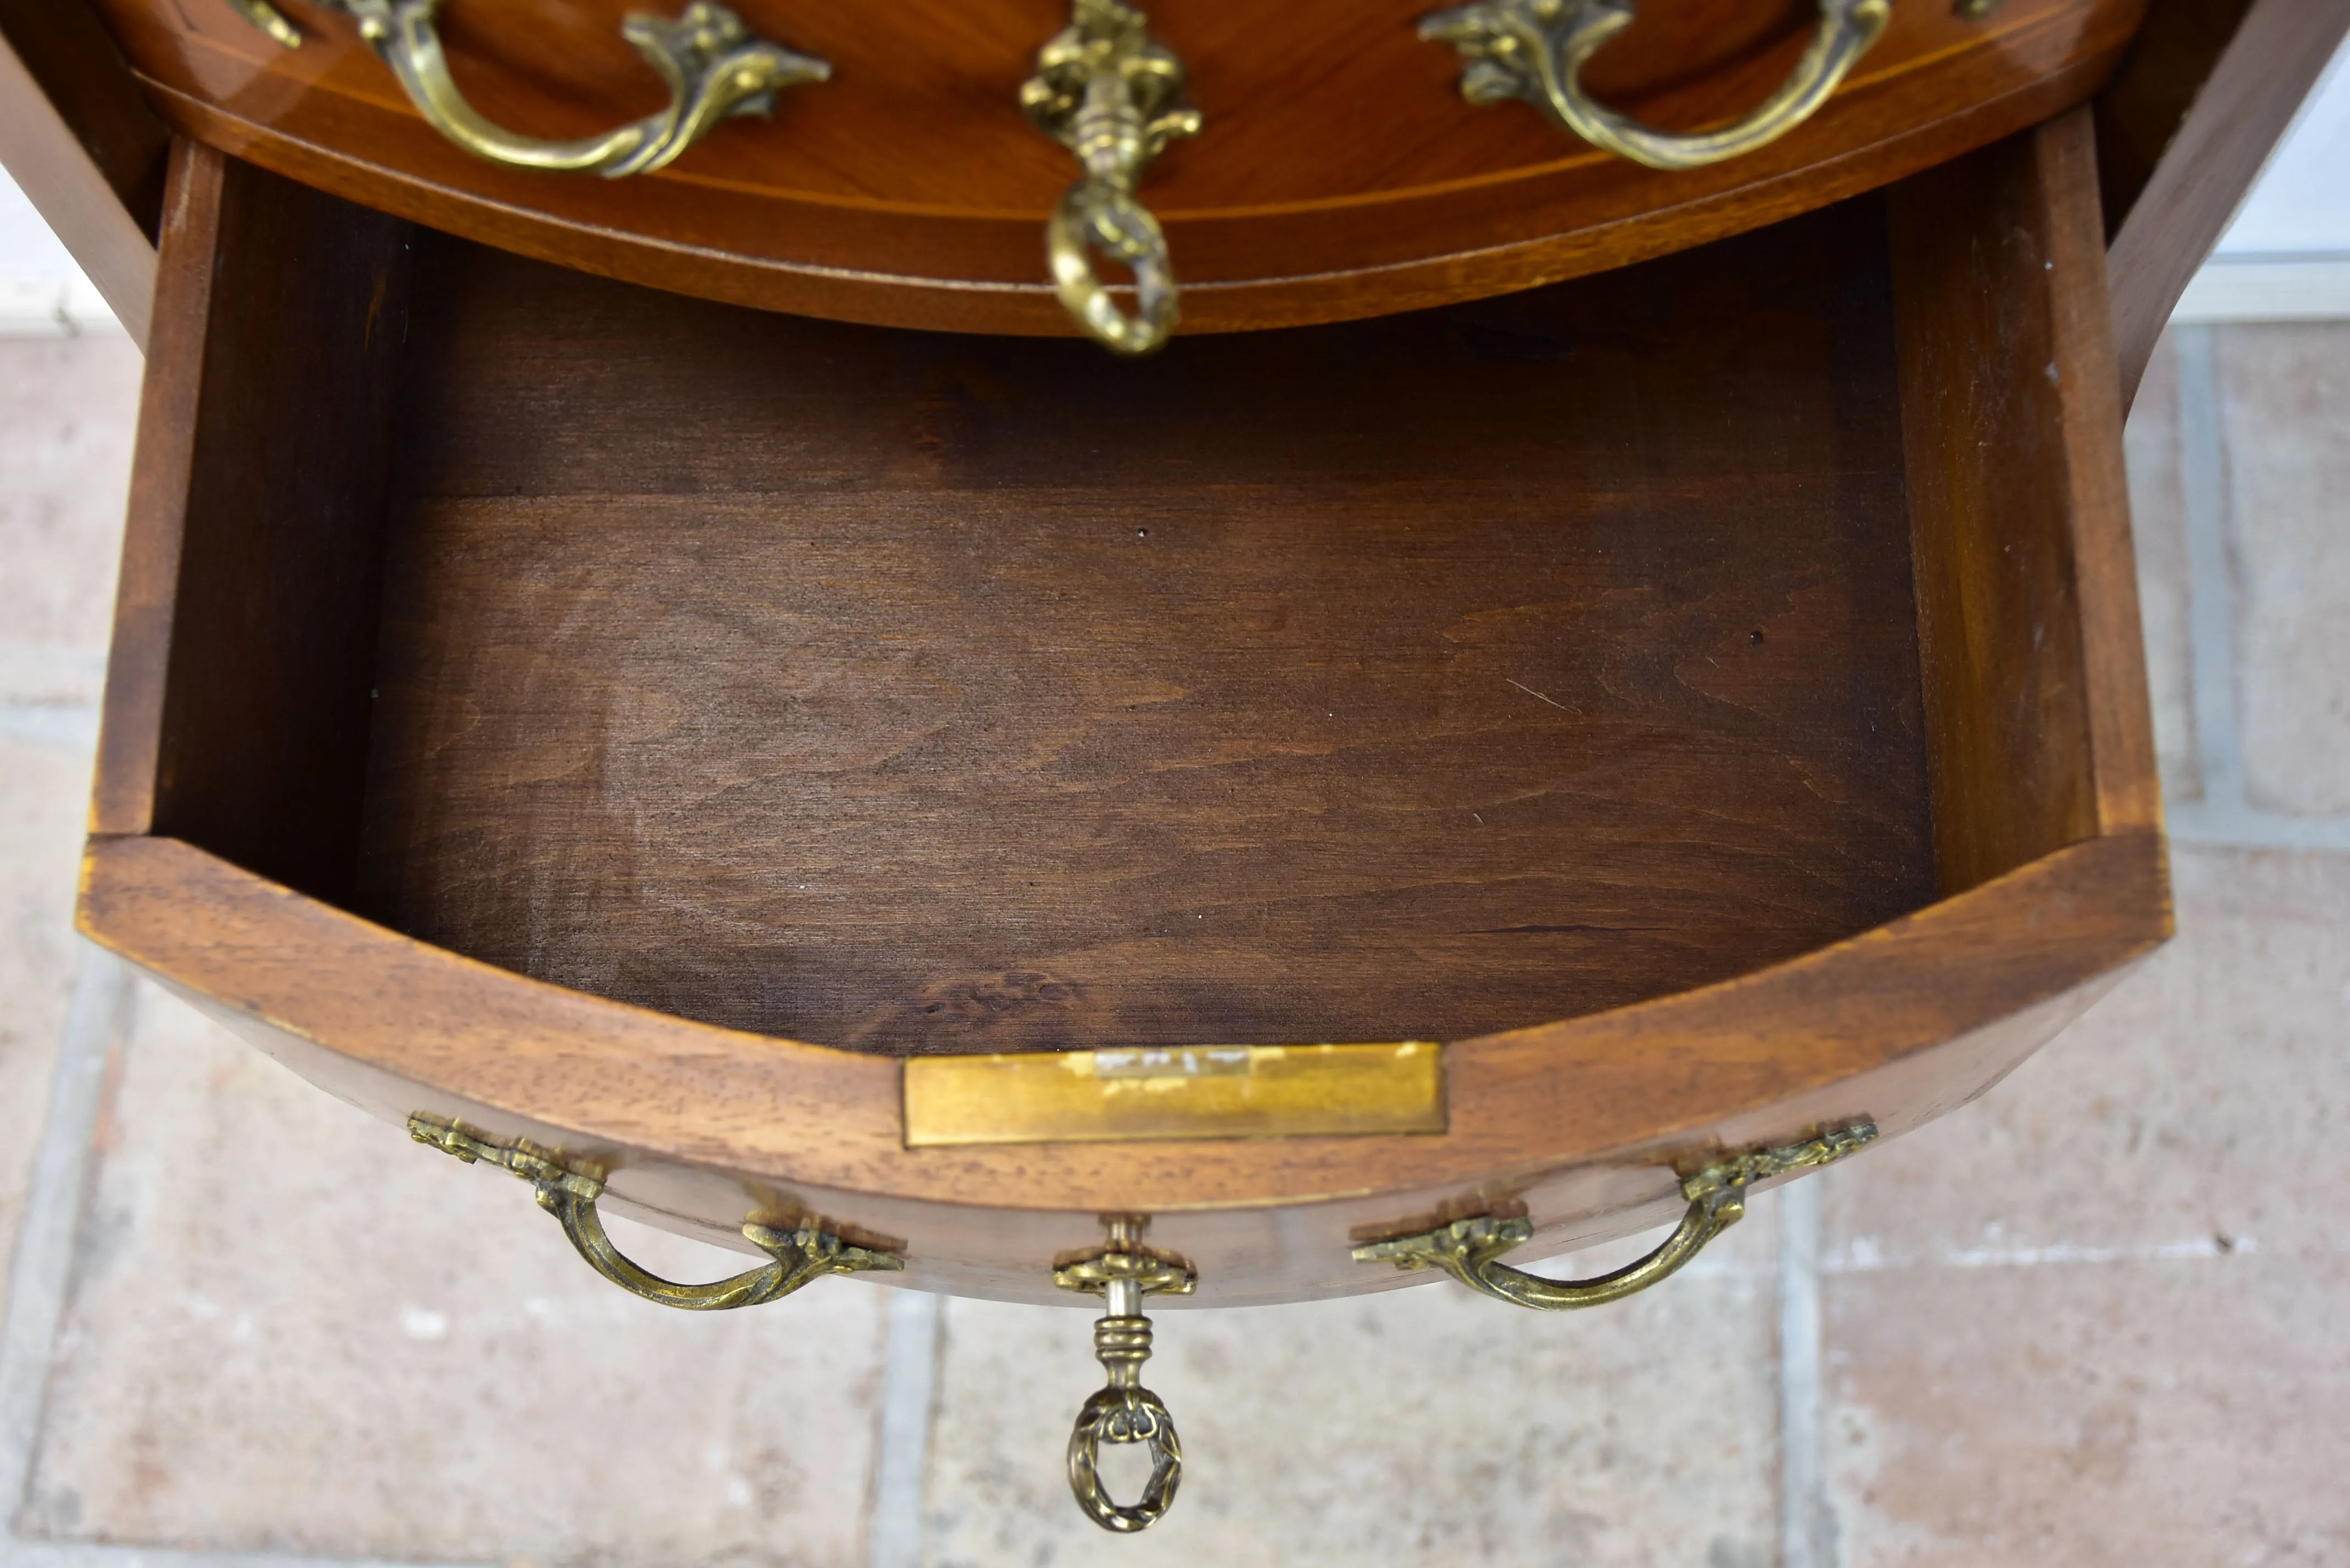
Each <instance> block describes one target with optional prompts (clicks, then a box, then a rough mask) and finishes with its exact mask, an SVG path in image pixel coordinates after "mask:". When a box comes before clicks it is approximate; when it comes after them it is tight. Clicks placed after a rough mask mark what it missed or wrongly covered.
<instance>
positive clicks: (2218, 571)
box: [2164, 325, 2350, 851]
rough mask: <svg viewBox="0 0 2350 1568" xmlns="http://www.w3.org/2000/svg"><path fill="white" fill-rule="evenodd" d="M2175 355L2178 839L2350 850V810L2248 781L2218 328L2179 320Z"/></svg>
mask: <svg viewBox="0 0 2350 1568" xmlns="http://www.w3.org/2000/svg"><path fill="white" fill-rule="evenodd" d="M2172 331H2173V334H2174V337H2175V339H2176V343H2177V348H2178V487H2179V493H2180V499H2181V501H2182V503H2183V510H2184V511H2185V514H2186V519H2185V521H2186V524H2187V627H2188V632H2187V646H2188V669H2189V678H2188V687H2189V701H2190V703H2191V705H2192V709H2193V722H2194V726H2195V762H2196V766H2197V768H2198V770H2199V771H2200V772H2201V774H2202V775H2203V794H2202V798H2201V799H2199V800H2191V801H2174V802H2167V803H2166V804H2165V807H2164V816H2165V818H2166V822H2165V826H2166V827H2167V828H2168V831H2169V834H2170V836H2171V837H2172V838H2174V839H2176V840H2178V842H2179V843H2181V844H2202V845H2210V846H2230V847H2241V848H2257V849H2295V850H2335V851H2350V816H2339V815H2335V816H2306V817H2304V816H2293V815H2283V814H2281V813H2277V812H2272V811H2266V810H2263V809H2262V808H2261V807H2260V806H2259V805H2255V804H2253V802H2252V801H2251V798H2250V797H2249V796H2248V794H2247V793H2246V790H2245V787H2244V786H2245V781H2244V757H2243V734H2242V726H2241V722H2240V717H2239V704H2238V701H2237V684H2236V637H2235V613H2236V607H2235V587H2234V585H2235V571H2234V566H2233V563H2232V562H2231V561H2230V559H2229V548H2228V487H2227V486H2228V447H2227V441H2228V433H2227V426H2226V422H2225V421H2223V420H2222V418H2221V417H2220V370H2219V361H2218V352H2217V348H2216V339H2215V336H2214V329H2213V328H2212V327H2210V326H2186V325H2182V326H2179V327H2174V328H2173V329H2172Z"/></svg>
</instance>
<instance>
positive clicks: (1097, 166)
mask: <svg viewBox="0 0 2350 1568" xmlns="http://www.w3.org/2000/svg"><path fill="white" fill-rule="evenodd" d="M1148 26H1149V19H1148V18H1147V17H1145V16H1143V14H1142V13H1141V12H1139V11H1137V10H1135V9H1134V8H1133V7H1131V6H1128V5H1120V4H1119V3H1118V0H1076V5H1075V9H1074V11H1073V14H1072V16H1071V19H1070V22H1069V25H1068V26H1066V27H1065V28H1063V29H1062V30H1061V31H1060V32H1059V33H1057V34H1055V35H1054V36H1053V38H1052V40H1051V41H1050V42H1048V43H1046V44H1045V47H1043V48H1042V49H1040V50H1038V51H1037V52H1036V74H1035V76H1033V77H1031V78H1028V80H1027V81H1026V82H1024V83H1023V84H1022V85H1021V88H1020V107H1021V108H1022V109H1025V110H1027V112H1028V118H1029V119H1031V120H1034V121H1035V124H1036V127H1037V129H1038V130H1042V131H1044V132H1045V134H1046V135H1047V136H1050V137H1051V138H1052V139H1053V140H1055V141H1057V142H1059V143H1060V144H1061V145H1062V146H1064V147H1066V148H1067V149H1068V150H1069V151H1072V152H1074V153H1076V155H1077V162H1078V163H1079V164H1080V165H1081V166H1082V167H1083V168H1084V170H1085V172H1084V173H1083V174H1082V175H1080V176H1079V177H1078V179H1077V182H1076V183H1075V184H1073V185H1071V186H1070V187H1069V189H1068V191H1067V192H1066V193H1065V194H1064V195H1063V196H1062V197H1061V202H1060V205H1059V206H1057V207H1055V208H1054V209H1053V216H1052V220H1051V221H1050V222H1049V223H1046V224H1045V257H1046V259H1047V260H1048V261H1049V262H1050V263H1051V264H1052V268H1053V286H1054V288H1055V290H1056V291H1057V292H1058V293H1059V295H1060V296H1061V304H1062V306H1063V307H1064V308H1065V309H1066V310H1067V311H1068V313H1069V315H1070V316H1071V317H1075V318H1076V322H1077V325H1079V326H1080V327H1084V328H1085V329H1086V330H1087V332H1088V333H1090V334H1092V335H1093V337H1094V340H1095V341H1096V342H1097V343H1100V344H1102V345H1104V346H1105V347H1107V348H1110V349H1113V350H1115V351H1116V352H1118V353H1120V354H1148V353H1149V352H1150V351H1151V350H1152V349H1154V348H1158V347H1159V345H1161V344H1163V343H1165V342H1166V341H1167V337H1168V334H1169V333H1170V332H1172V331H1174V330H1175V319H1176V293H1177V290H1176V287H1175V272H1174V265H1173V263H1172V262H1171V261H1170V259H1169V257H1168V254H1167V236H1166V235H1165V234H1161V233H1159V220H1158V219H1156V218H1154V217H1152V216H1151V215H1150V210H1149V208H1147V207H1145V206H1144V205H1143V204H1142V203H1141V202H1139V201H1137V200H1135V195H1134V188H1135V186H1136V185H1137V184H1138V183H1139V182H1140V181H1141V179H1142V171H1143V170H1144V168H1145V167H1146V166H1148V165H1149V162H1150V161H1151V160H1152V159H1154V158H1156V157H1158V156H1159V152H1160V151H1162V150H1163V149H1165V147H1166V145H1167V144H1168V143H1169V142H1170V141H1172V140H1174V139H1175V138H1177V137H1179V136H1196V135H1198V134H1199V132H1200V111H1199V110H1198V109H1187V108H1184V107H1182V106H1180V105H1179V104H1177V102H1176V101H1175V100H1176V99H1178V98H1180V97H1181V96H1182V92H1183V62H1182V61H1181V60H1180V59H1178V58H1176V57H1175V55H1174V54H1173V52H1172V51H1170V50H1169V49H1168V48H1167V47H1165V46H1164V45H1161V44H1159V43H1157V42H1155V41H1153V40H1152V38H1151V36H1150V35H1149V31H1148ZM1090 250H1099V251H1100V252H1101V253H1102V254H1104V255H1107V256H1109V257H1112V258H1113V259H1115V260H1118V261H1120V262H1123V263H1125V264H1126V265H1128V267H1131V268H1132V269H1133V271H1134V295H1135V313H1134V314H1133V315H1132V316H1128V315H1126V314H1125V313H1124V312H1122V311H1120V310H1119V309H1118V302H1117V301H1116V300H1115V299H1113V298H1111V297H1110V293H1109V290H1108V289H1107V287H1105V286H1103V284H1102V281H1101V278H1100V277H1099V275H1097V273H1096V272H1095V271H1094V263H1093V257H1092V255H1091V254H1089V251H1090Z"/></svg>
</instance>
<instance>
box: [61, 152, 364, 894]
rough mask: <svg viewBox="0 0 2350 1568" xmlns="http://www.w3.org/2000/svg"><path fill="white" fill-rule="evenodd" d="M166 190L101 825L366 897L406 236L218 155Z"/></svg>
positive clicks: (327, 890) (190, 162)
mask: <svg viewBox="0 0 2350 1568" xmlns="http://www.w3.org/2000/svg"><path fill="white" fill-rule="evenodd" d="M166 224H167V229H168V231H169V234H170V242H171V243H170V244H169V249H170V251H171V253H172V262H171V264H170V265H168V266H167V267H166V269H165V271H166V278H167V282H166V286H165V289H164V291H163V295H164V297H163V300H162V305H163V315H162V317H161V320H160V323H159V327H158V345H159V351H158V352H157V354H156V355H155V357H154V358H153V359H152V360H151V363H150V369H149V378H148V386H147V397H146V404H145V407H144V409H143V410H142V415H141V427H140V456H139V461H138V465H137V469H136V471H135V472H134V474H133V477H132V488H133V510H134V515H135V516H136V518H137V521H136V522H135V523H134V524H133V525H132V527H131V529H130V535H129V538H128V541H127V543H126V548H125V567H124V572H123V576H122V586H121V589H120V605H119V607H118V612H117V646H118V649H119V660H118V663H117V665H116V667H115V669H114V670H112V671H111V672H110V674H109V692H110V694H111V693H117V692H119V694H120V700H119V701H109V712H108V723H107V730H106V734H105V736H104V739H103V742H102V745H101V762H100V774H99V786H98V809H97V813H96V820H97V825H98V828H99V831H101V832H125V831H132V832H135V831H149V830H151V831H154V832H158V833H166V834H179V835H185V836H189V837H192V838H194V839H198V840H200V841H202V842H203V843H204V844H206V845H208V846H212V847H213V848H215V849H217V850H219V851H220V852H221V853H223V854H225V855H229V856H231V857H234V859H235V860H236V861H237V863H238V864H240V865H244V866H248V867H253V868H254V869H255V870H258V871H261V872H263V873H265V874H266V875H268V876H271V877H276V878H277V879H278V880H280V881H283V882H286V883H287V884H289V885H291V886H294V887H297V888H302V889H304V890H305V891H307V892H313V893H317V894H318V895H319V896H321V897H326V898H343V897H348V892H349V887H350V873H351V865H352V857H353V855H354V853H355V846H356V842H357V836H358V832H359V791H360V788H361V785H362V784H363V783H364V779H365V757H366V750H367V737H368V695H367V694H368V691H369V680H370V677H371V675H372V672H373V665H374V656H375V649H374V639H373V636H372V635H371V629H372V628H373V626H374V623H375V620H376V618H377V588H378V583H379V581H380V561H381V545H380V532H379V529H380V521H381V510H382V496H383V490H384V476H385V472H386V467H385V464H386V461H387V458H388V455H389V453H388V445H387V436H388V432H389V428H390V423H391V420H390V396H391V389H392V382H391V371H392V369H393V368H394V367H395V366H396V364H397V362H398V349H399V344H400V337H401V334H402V331H403V327H404V317H405V309H406V306H405V299H404V286H403V278H404V274H405V264H406V255H407V249H406V246H407V241H408V229H407V225H406V224H404V223H400V222H399V221H398V220H396V219H392V218H389V217H385V216H384V215H382V214H380V213H370V212H368V211H367V210H366V209H364V208H360V207H355V206H352V205H350V204H349V203H348V202H340V201H338V200H336V199H334V198H333V197H329V196H324V195H321V194H319V193H317V192H313V191H309V190H306V189H305V188H303V187H301V186H298V185H296V184H293V183H292V182H288V181H286V180H282V179H280V178H278V177H277V176H276V175H273V174H268V173H265V172H264V171H261V170H258V169H255V168H253V167H252V166H250V165H245V164H237V163H233V162H230V161H226V160H224V159H223V158H221V157H220V155H219V154H217V153H214V152H212V151H208V150H203V149H192V150H191V151H189V152H188V153H187V154H186V155H185V156H184V157H182V159H181V160H179V161H178V162H177V163H176V164H175V168H174V177H173V184H172V202H171V210H170V212H169V213H167V216H166Z"/></svg>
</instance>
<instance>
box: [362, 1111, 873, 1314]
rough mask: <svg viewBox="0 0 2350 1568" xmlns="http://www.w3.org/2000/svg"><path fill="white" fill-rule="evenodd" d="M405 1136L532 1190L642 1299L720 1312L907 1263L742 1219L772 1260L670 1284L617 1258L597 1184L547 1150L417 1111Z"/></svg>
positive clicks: (575, 1239) (584, 1252) (808, 1231)
mask: <svg viewBox="0 0 2350 1568" xmlns="http://www.w3.org/2000/svg"><path fill="white" fill-rule="evenodd" d="M408 1136H409V1137H412V1138H414V1139H415V1140H416V1141H417V1142H419V1143H429V1144H431V1145H432V1147H434V1148H437V1149H440V1150H442V1151H443V1152H444V1153H448V1154H452V1155H455V1156H456V1157H457V1158H459V1159H462V1160H463V1161H464V1162H465V1163H466V1164H468V1165H471V1164H473V1162H474V1161H475V1160H487V1161H489V1162H490V1163H491V1164H492V1165H498V1166H503V1167H504V1168H506V1169H508V1170H511V1171H513V1172H514V1173H515V1175H516V1176H519V1177H521V1178H522V1179H524V1180H525V1181H527V1182H529V1183H530V1184H531V1185H532V1187H534V1188H535V1189H537V1192H538V1201H539V1206H540V1207H541V1208H543V1209H545V1210H546V1211H547V1212H548V1213H550V1214H552V1215H554V1216H555V1217H556V1219H557V1220H561V1221H562V1223H563V1233H564V1234H565V1235H566V1236H568V1237H570V1238H571V1244H572V1246H573V1247H575V1248H577V1250H578V1252H579V1255H580V1256H581V1257H583V1258H585V1259H587V1263H588V1266H589V1267H590V1268H593V1269H594V1270H595V1271H596V1272H598V1273H599V1274H601V1275H603V1276H604V1277H605V1278H606V1279H608V1280H609V1281H611V1282H613V1283H614V1284H616V1285H618V1286H619V1287H620V1288H621V1289H622V1290H624V1291H626V1292H628V1293H629V1294H630V1295H632V1296H642V1297H643V1298H644V1299H645V1300H647V1301H649V1302H659V1303H660V1304H661V1305H663V1306H672V1307H680V1308H682V1309H683V1310H685V1311H687V1312H724V1311H726V1310H728V1309H729V1308H732V1307H746V1306H757V1305H758V1304H760V1303H762V1302H771V1301H774V1300H775V1299H776V1298H778V1297H780V1296H787V1295H789V1294H791V1293H793V1292H794V1291H795V1290H798V1289H799V1288H800V1287H801V1286H802V1285H805V1284H806V1283H807V1282H809V1281H811V1280H819V1279H822V1278H823V1277H824V1276H825V1275H827V1274H853V1273H858V1272H864V1271H867V1270H895V1269H902V1268H904V1267H905V1266H906V1265H905V1262H903V1261H902V1260H900V1259H898V1258H893V1257H891V1256H890V1255H889V1253H887V1252H874V1251H867V1250H866V1249H865V1248H863V1247H852V1246H850V1245H849V1244H848V1243H847V1242H846V1241H842V1240H841V1239H840V1238H839V1237H837V1236H836V1235H833V1234H832V1233H831V1232H829V1231H819V1230H817V1229H816V1227H814V1226H812V1225H806V1224H803V1225H800V1226H798V1227H797V1228H795V1229H794V1230H790V1231H779V1230H776V1229H775V1228H774V1227H772V1226H767V1225H759V1224H747V1225H745V1226H743V1239H744V1240H746V1241H749V1242H750V1243H751V1244H752V1245H753V1246H754V1247H756V1248H758V1249H759V1250H760V1251H763V1252H764V1253H766V1254H767V1255H768V1256H769V1257H771V1258H773V1259H775V1262H772V1263H769V1264H767V1265H766V1266H765V1267H764V1268H759V1269H753V1270H752V1271H751V1272H748V1273H744V1274H737V1275H735V1276H734V1277H733V1279H731V1280H719V1281H716V1282H713V1283H711V1284H706V1285H681V1284H677V1283H674V1282H671V1281H669V1280H664V1279H662V1278H661V1277H660V1275H658V1274H655V1273H652V1272H649V1271H647V1270H645V1269H642V1268H639V1267H638V1266H637V1265H636V1264H635V1263H632V1262H629V1260H628V1259H627V1258H624V1257H622V1256H621V1255H620V1251H619V1248H617V1247H615V1246H613V1245H612V1241H611V1238H610V1237H608V1236H607V1235H606V1234H605V1233H604V1221H603V1220H602V1218H601V1217H599V1216H598V1214H597V1212H596V1199H598V1198H599V1197H601V1196H602V1195H603V1191H604V1183H603V1182H602V1181H601V1180H600V1179H598V1178H596V1177H593V1176H588V1175H585V1174H583V1173H581V1172H579V1171H576V1170H572V1169H569V1168H566V1167H565V1166H564V1165H562V1164H561V1163H560V1160H559V1158H558V1157H557V1156H556V1153H555V1151H553V1150H552V1149H544V1148H541V1147H538V1146H537V1145H536V1144H534V1143H531V1142H529V1141H527V1140H526V1139H522V1138H517V1139H515V1141H514V1142H512V1143H505V1144H502V1143H493V1142H491V1141H489V1140H488V1139H486V1138H483V1137H476V1136H475V1135H473V1134H472V1133H469V1132H467V1131H466V1130H465V1129H464V1128H463V1127H461V1126H459V1125H457V1124H456V1123H453V1122H440V1121H435V1120H433V1119H432V1118H431V1117H429V1116H411V1117H409V1118H408Z"/></svg>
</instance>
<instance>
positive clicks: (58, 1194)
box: [0, 946, 130, 1537]
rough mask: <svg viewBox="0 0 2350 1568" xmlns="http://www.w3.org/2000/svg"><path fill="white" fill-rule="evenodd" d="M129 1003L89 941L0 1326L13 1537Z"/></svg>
mask: <svg viewBox="0 0 2350 1568" xmlns="http://www.w3.org/2000/svg"><path fill="white" fill-rule="evenodd" d="M129 1011H130V977H129V975H128V974H126V973H125V971H124V966H123V963H122V961H121V960H120V959H118V958H116V957H114V956H113V955H112V954H110V953H106V952H102V951H100V950H98V949H96V948H93V947H88V946H84V947H83V948H82V949H81V955H80V962H79V964H78V967H77V968H76V970H75V972H74V987H73V1000H72V1002H70V1003H69V1004H68V1008H67V1012H66V1026H65V1030H64V1032H63V1033H62V1034H61V1035H60V1036H59V1038H58V1041H57V1071H56V1073H55V1075H53V1076H52V1077H51V1079H50V1081H49V1105H48V1111H47V1116H45V1117H44V1118H43V1121H42V1124H41V1141H40V1146H39V1147H38V1148H37V1150H36V1152H35V1154H34V1157H33V1179H32V1183H31V1187H30V1189H29V1190H28V1191H27V1193H26V1199H25V1208H24V1218H23V1220H21V1221H20V1222H19V1224H18V1228H17V1231H16V1256H15V1257H14V1258H13V1259H12V1260H11V1262H10V1267H9V1278H8V1315H7V1320H6V1323H5V1325H0V1527H5V1531H6V1532H7V1534H8V1535H9V1536H12V1537H13V1536H14V1534H15V1532H16V1518H17V1514H18V1512H19V1511H21V1510H22V1509H23V1507H24V1506H25V1502H26V1492H27V1490H28V1489H29V1488H30V1487H31V1485H32V1479H33V1453H34V1449H35V1448H36V1445H37V1444H38V1442H39V1438H40V1428H41V1412H42V1407H43V1405H44V1404H45V1403H46V1402H47V1396H48V1385H49V1366H50V1350H51V1346H52V1345H55V1344H56V1342H57V1331H58V1328H59V1326H60V1325H61V1324H63V1323H64V1321H65V1312H66V1297H67V1293H68V1284H69V1282H70V1279H71V1276H72V1272H73V1260H74V1242H75V1239H76V1232H77V1231H78V1230H79V1228H80V1224H81V1205H82V1194H83V1191H84V1189H85V1188H86V1186H87V1184H88V1178H89V1167H90V1158H89V1153H90V1138H91V1136H92V1134H93V1132H94V1131H95V1129H96V1128H97V1126H98V1118H99V1109H100V1106H101V1102H102V1101H103V1099H104V1096H105V1092H106V1070H107V1061H108V1058H109V1055H110V1054H112V1052H113V1050H114V1047H115V1044H116V1042H118V1041H119V1040H120V1038H121V1037H122V1033H123V1024H124V1022H125V1019H126V1016H127V1014H128V1013H129Z"/></svg>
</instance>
